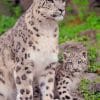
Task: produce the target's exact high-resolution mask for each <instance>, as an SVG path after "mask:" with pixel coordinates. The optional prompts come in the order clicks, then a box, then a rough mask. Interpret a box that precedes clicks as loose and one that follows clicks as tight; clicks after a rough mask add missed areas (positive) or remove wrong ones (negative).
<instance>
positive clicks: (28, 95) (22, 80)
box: [14, 65, 34, 100]
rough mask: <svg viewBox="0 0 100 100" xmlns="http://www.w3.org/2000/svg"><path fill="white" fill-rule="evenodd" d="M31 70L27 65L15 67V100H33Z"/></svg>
mask: <svg viewBox="0 0 100 100" xmlns="http://www.w3.org/2000/svg"><path fill="white" fill-rule="evenodd" d="M32 70H33V68H32V66H29V65H25V66H24V65H23V66H19V65H17V66H16V67H15V70H14V78H15V84H16V88H17V97H16V100H33V87H32V81H33V76H34V75H33V72H32Z"/></svg>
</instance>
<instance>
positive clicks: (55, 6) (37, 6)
mask: <svg viewBox="0 0 100 100" xmlns="http://www.w3.org/2000/svg"><path fill="white" fill-rule="evenodd" d="M65 1H66V0H33V9H34V15H35V16H36V17H45V18H47V19H53V20H56V21H59V20H62V19H63V18H64V15H65Z"/></svg>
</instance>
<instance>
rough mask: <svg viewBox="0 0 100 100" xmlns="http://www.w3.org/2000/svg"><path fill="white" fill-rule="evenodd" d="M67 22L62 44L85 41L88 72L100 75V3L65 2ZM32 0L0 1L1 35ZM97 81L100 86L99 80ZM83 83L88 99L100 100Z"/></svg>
mask: <svg viewBox="0 0 100 100" xmlns="http://www.w3.org/2000/svg"><path fill="white" fill-rule="evenodd" d="M66 1H67V3H66V15H65V19H64V20H63V21H62V22H60V23H59V27H60V37H59V43H60V44H61V43H64V42H66V41H77V42H82V43H83V44H84V45H85V46H86V47H87V50H88V58H89V68H88V72H90V73H96V74H98V75H100V0H66ZM31 3H32V0H0V35H2V34H3V33H4V32H5V31H7V30H8V29H9V28H11V27H12V26H13V25H14V24H15V22H16V21H17V19H18V18H19V17H20V16H21V14H22V13H23V12H25V11H26V10H27V9H28V7H29V6H30V5H31ZM95 82H99V83H100V79H97V80H96V81H95ZM88 84H89V81H88V80H83V81H82V83H81V86H80V88H81V91H82V92H83V95H84V97H85V100H100V91H99V92H89V91H88V89H87V87H88ZM99 87H100V84H99Z"/></svg>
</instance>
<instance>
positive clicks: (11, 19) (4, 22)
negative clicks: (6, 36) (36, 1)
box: [0, 0, 22, 35]
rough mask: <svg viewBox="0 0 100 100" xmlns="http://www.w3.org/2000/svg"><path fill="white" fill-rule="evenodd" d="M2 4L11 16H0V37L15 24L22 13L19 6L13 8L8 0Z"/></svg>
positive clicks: (4, 0)
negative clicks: (7, 8) (6, 7)
mask: <svg viewBox="0 0 100 100" xmlns="http://www.w3.org/2000/svg"><path fill="white" fill-rule="evenodd" d="M3 2H4V3H5V5H6V6H8V7H9V10H10V12H11V14H12V16H5V15H1V16H0V35H1V34H2V33H4V32H5V31H7V30H8V29H9V28H10V27H12V26H13V25H14V24H15V22H16V20H17V18H18V17H19V16H20V15H21V12H22V11H21V8H20V7H19V6H14V5H13V4H12V3H11V2H10V1H9V0H3Z"/></svg>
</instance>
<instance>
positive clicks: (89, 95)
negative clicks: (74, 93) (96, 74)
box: [80, 79, 100, 100]
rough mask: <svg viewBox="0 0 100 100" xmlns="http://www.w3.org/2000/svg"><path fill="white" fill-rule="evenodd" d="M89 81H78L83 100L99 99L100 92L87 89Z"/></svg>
mask: <svg viewBox="0 0 100 100" xmlns="http://www.w3.org/2000/svg"><path fill="white" fill-rule="evenodd" d="M89 85H90V81H89V80H86V79H83V80H82V81H81V83H80V91H81V92H82V94H83V96H84V98H85V100H100V93H96V92H94V91H93V92H90V91H89Z"/></svg>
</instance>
